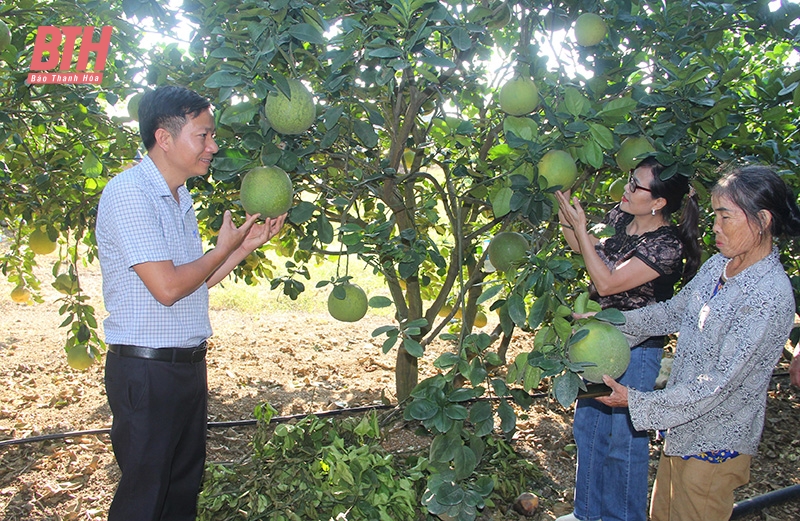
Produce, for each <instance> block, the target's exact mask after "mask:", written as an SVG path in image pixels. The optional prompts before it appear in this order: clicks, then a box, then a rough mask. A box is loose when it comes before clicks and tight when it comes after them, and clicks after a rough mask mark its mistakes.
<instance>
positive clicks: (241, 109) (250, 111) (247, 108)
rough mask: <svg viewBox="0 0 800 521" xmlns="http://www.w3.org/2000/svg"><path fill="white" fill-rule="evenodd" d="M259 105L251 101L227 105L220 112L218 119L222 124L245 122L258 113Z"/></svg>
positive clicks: (248, 121)
mask: <svg viewBox="0 0 800 521" xmlns="http://www.w3.org/2000/svg"><path fill="white" fill-rule="evenodd" d="M258 110H259V105H257V104H256V103H254V102H252V101H245V102H242V103H237V104H236V105H232V106H229V107H228V108H226V109H225V110H224V111H223V112H222V116H220V118H219V121H220V123H221V124H223V125H232V124H235V123H241V124H247V123H250V121H252V119H253V118H254V117H255V115H256V114H258Z"/></svg>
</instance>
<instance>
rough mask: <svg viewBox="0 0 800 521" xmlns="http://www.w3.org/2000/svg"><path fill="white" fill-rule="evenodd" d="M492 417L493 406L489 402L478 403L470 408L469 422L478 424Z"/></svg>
mask: <svg viewBox="0 0 800 521" xmlns="http://www.w3.org/2000/svg"><path fill="white" fill-rule="evenodd" d="M491 417H492V404H491V403H489V402H487V401H480V402H476V403H474V404H473V405H472V407H470V410H469V421H471V422H472V423H478V422H482V421H486V420H488V419H490V418H491Z"/></svg>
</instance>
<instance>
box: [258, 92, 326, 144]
mask: <svg viewBox="0 0 800 521" xmlns="http://www.w3.org/2000/svg"><path fill="white" fill-rule="evenodd" d="M288 82H289V91H290V94H291V97H290V98H287V97H286V96H285V95H284V94H283V93H282V92H280V91H278V93H277V94H270V95H269V96H267V101H266V103H265V104H264V114H266V116H267V121H269V125H270V126H271V127H272V128H274V129H275V130H276V131H277V132H280V133H281V134H301V133H303V132H305V131H306V130H308V129H309V128H310V127H311V125H312V124H313V123H314V120H315V119H316V118H317V107H316V105H314V98H313V97H312V96H311V93H310V92H309V91H308V89H307V88H306V87H305V85H303V84H302V83H301V82H300V81H299V80H293V79H290V80H288Z"/></svg>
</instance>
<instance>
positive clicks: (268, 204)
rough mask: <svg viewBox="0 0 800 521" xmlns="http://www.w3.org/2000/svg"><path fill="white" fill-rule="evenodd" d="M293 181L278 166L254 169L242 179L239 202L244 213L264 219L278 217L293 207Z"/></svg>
mask: <svg viewBox="0 0 800 521" xmlns="http://www.w3.org/2000/svg"><path fill="white" fill-rule="evenodd" d="M292 195H293V188H292V180H291V179H290V178H289V174H287V173H286V172H284V171H283V169H281V168H279V167H277V166H259V167H256V168H253V169H252V170H250V171H249V172H247V174H245V176H244V179H242V189H241V191H240V193H239V200H240V201H241V202H242V207H243V208H244V211H245V212H247V213H249V214H250V215H253V214H256V213H258V214H261V217H262V218H264V219H267V218H270V219H271V218H273V217H278V216H279V215H283V214H284V213H286V212H287V211H288V210H289V208H291V207H292Z"/></svg>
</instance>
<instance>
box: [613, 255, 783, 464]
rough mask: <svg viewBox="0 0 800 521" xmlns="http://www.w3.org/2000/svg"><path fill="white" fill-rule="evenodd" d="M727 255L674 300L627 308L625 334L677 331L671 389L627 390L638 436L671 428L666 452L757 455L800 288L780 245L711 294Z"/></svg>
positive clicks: (632, 339)
mask: <svg viewBox="0 0 800 521" xmlns="http://www.w3.org/2000/svg"><path fill="white" fill-rule="evenodd" d="M728 260H729V259H728V258H726V257H724V256H723V255H722V254H717V255H715V256H713V257H711V259H709V260H708V261H707V262H706V263H705V264H703V266H702V267H701V268H700V271H699V272H698V273H697V275H696V276H695V277H694V278H693V279H692V280H691V281H690V282H689V283H688V284H687V285H686V287H684V288H683V289H682V290H681V291H680V292H679V293H678V294H677V295H675V297H673V298H672V299H670V300H668V301H666V302H661V303H658V304H654V305H652V306H648V307H645V308H642V309H637V310H634V311H626V312H625V318H626V323H625V324H624V325H623V326H620V329H621V330H622V331H623V332H624V333H626V334H627V335H628V336H629V342H630V343H631V345H636V344H635V343H636V342H637V338H636V337H637V336H651V335H664V334H669V333H676V332H677V333H678V334H679V336H678V343H677V346H676V350H675V361H674V363H673V366H672V373H671V374H670V377H669V380H668V382H667V386H666V388H665V389H663V390H659V391H650V392H641V391H636V390H634V389H630V390H629V391H628V408H629V410H630V414H631V420H632V421H633V425H634V427H635V428H636V429H637V430H646V429H656V430H666V431H667V432H666V441H665V445H664V452H665V454H667V455H669V456H686V455H695V454H701V453H703V452H707V451H720V450H728V451H737V452H740V453H742V454H751V455H753V454H756V452H757V450H758V444H759V441H760V440H761V431H762V429H763V426H764V414H765V411H766V407H767V403H766V392H767V386H768V385H769V382H770V379H771V377H772V371H773V369H774V367H775V364H776V363H777V361H778V358H779V357H780V355H781V352H782V350H783V347H784V345H785V344H786V340H787V338H788V337H789V332H790V330H791V328H792V324H793V322H794V314H795V304H794V296H793V293H792V285H791V282H790V281H789V278H788V277H787V276H786V272H785V271H784V269H783V266H782V265H781V263H780V258H779V255H778V250H777V248H773V250H772V252H771V253H770V254H769V255H768V256H767V257H765V258H764V259H762V260H760V261H759V262H757V263H755V264H754V265H752V266H750V267H748V268H747V269H745V270H744V271H742V272H741V273H739V274H737V275H736V276H734V277H730V278H729V279H727V281H726V282H725V284H724V285H723V286H722V287H721V288H720V289H719V292H718V293H717V294H716V295H713V298H712V292H713V290H714V287H715V286H716V285H717V282H718V281H719V279H720V276H721V275H722V274H723V272H724V269H725V266H726V264H727V262H728Z"/></svg>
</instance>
